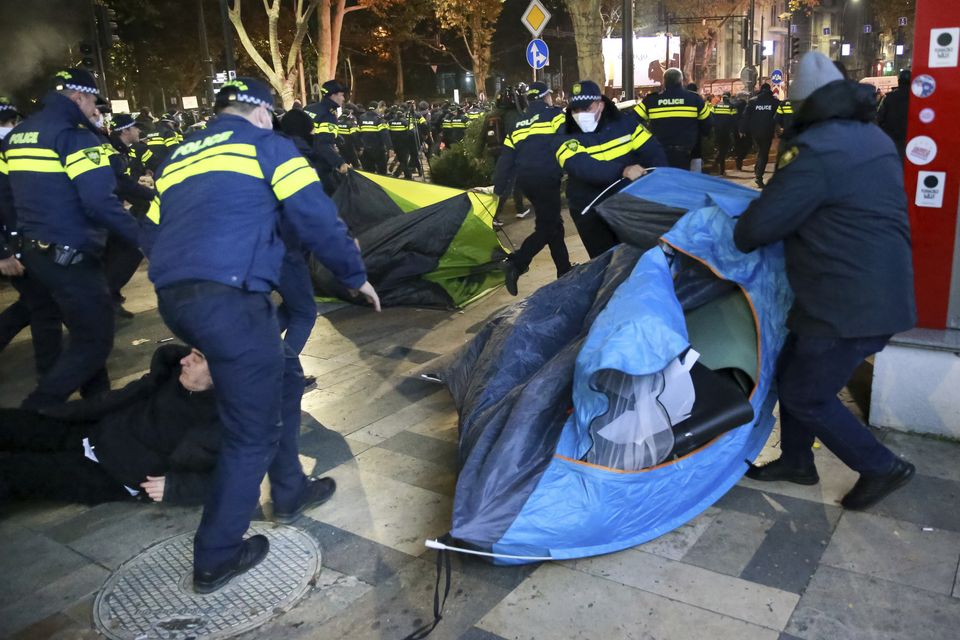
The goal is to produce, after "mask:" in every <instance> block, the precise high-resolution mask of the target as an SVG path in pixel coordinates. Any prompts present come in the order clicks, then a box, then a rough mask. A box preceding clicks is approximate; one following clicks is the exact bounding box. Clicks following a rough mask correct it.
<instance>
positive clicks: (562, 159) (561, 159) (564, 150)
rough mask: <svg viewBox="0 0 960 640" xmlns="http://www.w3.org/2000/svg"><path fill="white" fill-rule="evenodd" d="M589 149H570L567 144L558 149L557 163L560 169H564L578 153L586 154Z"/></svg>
mask: <svg viewBox="0 0 960 640" xmlns="http://www.w3.org/2000/svg"><path fill="white" fill-rule="evenodd" d="M586 152H587V149H586V148H585V147H579V146H578V147H577V148H576V149H570V148H569V147H567V145H566V144H563V145H561V146H560V148H559V149H557V162H558V163H559V164H560V168H561V169H562V168H563V165H564V164H565V163H566V162H567V160H569V159H570V158H572V157H573V156H575V155H577V154H578V153H586Z"/></svg>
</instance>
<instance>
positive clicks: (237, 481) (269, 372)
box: [157, 282, 306, 571]
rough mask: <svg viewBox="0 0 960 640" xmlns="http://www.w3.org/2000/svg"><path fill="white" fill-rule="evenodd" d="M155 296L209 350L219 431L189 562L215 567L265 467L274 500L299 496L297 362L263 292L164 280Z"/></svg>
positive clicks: (235, 540)
mask: <svg viewBox="0 0 960 640" xmlns="http://www.w3.org/2000/svg"><path fill="white" fill-rule="evenodd" d="M157 298H158V300H159V307H160V314H161V316H162V317H163V319H164V321H165V322H166V323H167V326H168V327H170V329H171V330H173V332H174V333H175V334H176V335H177V336H178V337H179V338H180V339H181V340H183V341H184V342H186V343H187V344H191V345H195V346H196V347H197V348H198V349H200V351H202V352H203V353H204V355H205V356H206V358H207V363H208V364H209V366H210V374H211V376H212V378H213V385H214V388H216V390H217V409H218V413H219V415H220V420H221V422H222V425H223V432H222V433H223V436H222V438H223V439H222V445H221V448H220V455H219V458H218V461H217V467H216V470H215V471H214V479H213V486H212V488H211V492H210V495H209V497H208V499H207V501H206V503H205V505H204V508H203V518H202V519H201V520H200V526H199V528H198V529H197V534H196V536H195V537H194V567H195V568H196V569H197V570H199V571H209V570H215V569H217V568H219V567H221V566H222V565H223V564H225V563H227V562H229V561H231V560H233V559H234V558H235V557H236V555H237V553H238V552H239V551H240V545H241V542H242V538H243V534H244V532H246V530H247V528H249V526H250V517H251V515H252V514H253V511H254V509H255V508H256V507H257V503H258V500H259V497H260V481H261V480H262V479H263V476H264V474H265V473H266V474H268V475H269V478H270V490H271V494H272V497H273V504H274V507H275V508H276V509H278V510H282V511H285V510H289V511H293V510H294V509H295V508H296V506H297V505H298V504H299V501H300V499H301V496H302V493H303V488H304V486H305V482H306V477H305V476H304V474H303V469H302V467H301V466H300V460H299V458H298V455H297V454H298V438H299V433H300V398H301V396H302V395H303V370H302V369H301V368H300V360H299V358H297V357H296V356H295V355H294V354H292V352H290V351H289V350H287V351H286V352H285V350H284V345H283V343H282V342H281V340H280V328H279V327H278V325H277V316H276V312H275V310H274V307H273V303H272V302H271V300H270V296H269V294H268V293H259V292H250V291H244V290H241V289H236V288H233V287H228V286H225V285H220V284H217V283H213V282H201V283H197V284H182V285H174V286H171V287H164V288H162V289H159V290H158V291H157Z"/></svg>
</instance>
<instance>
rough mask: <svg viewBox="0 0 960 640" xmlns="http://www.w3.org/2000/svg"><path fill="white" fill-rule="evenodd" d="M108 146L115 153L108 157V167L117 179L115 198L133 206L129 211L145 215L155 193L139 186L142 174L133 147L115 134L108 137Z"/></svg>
mask: <svg viewBox="0 0 960 640" xmlns="http://www.w3.org/2000/svg"><path fill="white" fill-rule="evenodd" d="M110 145H111V147H112V148H113V150H114V151H115V153H112V154H111V155H110V165H111V166H112V167H113V173H114V176H116V179H117V189H116V193H117V197H118V198H120V199H121V200H126V201H127V202H129V203H130V204H131V205H133V209H131V210H132V211H134V212H135V213H139V214H144V213H146V212H147V208H148V207H149V206H150V202H151V201H152V200H153V199H154V197H156V195H157V193H156V191H154V190H153V189H151V188H149V187H145V186H143V185H142V184H140V182H139V179H140V177H141V176H143V175H144V172H143V168H142V167H141V165H140V161H139V160H138V159H137V157H136V152H135V151H134V149H133V147H128V146H127V145H125V144H124V143H123V142H122V141H121V140H120V137H119V136H118V135H117V134H111V135H110Z"/></svg>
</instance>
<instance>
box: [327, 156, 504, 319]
mask: <svg viewBox="0 0 960 640" xmlns="http://www.w3.org/2000/svg"><path fill="white" fill-rule="evenodd" d="M333 200H334V203H335V204H336V205H337V209H338V211H339V213H340V217H341V218H342V219H343V221H344V222H345V223H346V225H347V226H348V227H349V228H350V231H351V232H352V233H353V234H354V236H355V237H356V238H357V240H358V242H359V243H360V247H361V252H362V255H363V260H364V264H365V265H366V267H367V275H368V279H369V280H370V283H371V284H372V285H373V286H374V288H375V289H376V290H377V293H378V294H379V296H380V301H381V303H382V304H384V305H386V306H397V305H412V306H422V307H441V308H451V307H456V308H459V307H462V306H464V305H466V304H469V303H470V302H472V301H473V300H475V299H477V298H479V297H481V296H483V295H485V294H487V293H489V292H490V291H492V290H493V289H495V288H496V287H498V286H500V285H502V284H503V272H502V271H501V270H500V269H499V268H498V266H497V263H499V262H500V261H501V260H503V258H504V257H506V253H505V250H504V249H503V246H502V245H501V244H500V241H499V239H498V238H497V235H496V233H495V232H494V230H493V224H492V223H493V213H494V212H495V211H496V199H495V198H494V197H493V196H488V195H485V194H477V193H470V192H465V191H460V190H457V189H450V188H447V187H439V186H436V185H429V184H424V183H419V182H413V181H409V180H399V179H396V178H387V177H384V176H379V175H374V174H366V173H363V172H359V171H351V172H350V173H349V174H348V175H347V177H346V179H345V180H343V182H342V184H341V185H340V187H339V188H338V189H337V191H336V193H335V194H334V196H333ZM310 268H311V273H312V276H313V283H314V288H315V290H316V293H317V295H319V296H332V297H338V298H344V299H350V297H351V296H350V294H349V292H347V291H346V290H345V289H344V288H343V287H342V286H340V285H339V283H337V282H336V280H335V279H334V278H333V276H332V274H330V273H329V272H328V271H327V270H326V269H325V268H324V267H323V266H322V265H321V264H319V263H318V262H317V261H316V260H313V259H311V263H310Z"/></svg>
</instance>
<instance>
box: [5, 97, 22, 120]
mask: <svg viewBox="0 0 960 640" xmlns="http://www.w3.org/2000/svg"><path fill="white" fill-rule="evenodd" d="M19 117H20V112H19V111H17V108H16V107H15V106H13V103H12V102H10V99H9V98H5V97H3V96H0V122H6V121H7V120H13V119H14V118H19Z"/></svg>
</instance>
